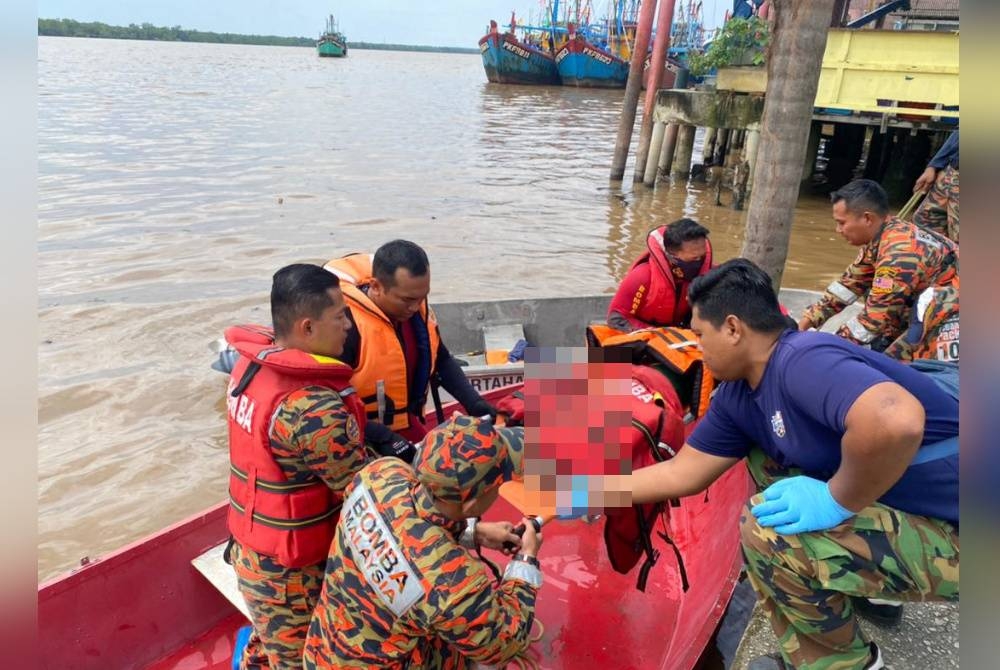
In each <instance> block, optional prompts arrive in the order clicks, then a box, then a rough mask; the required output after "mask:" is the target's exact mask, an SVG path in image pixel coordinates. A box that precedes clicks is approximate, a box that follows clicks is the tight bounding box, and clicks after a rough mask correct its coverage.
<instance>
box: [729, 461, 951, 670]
mask: <svg viewBox="0 0 1000 670" xmlns="http://www.w3.org/2000/svg"><path fill="white" fill-rule="evenodd" d="M747 465H748V467H749V469H750V473H751V475H752V476H753V478H754V480H755V481H756V482H757V485H758V486H759V487H760V488H766V487H767V486H769V485H770V484H772V483H773V482H775V481H777V480H778V479H782V478H784V477H789V476H793V475H797V474H801V473H800V472H798V471H797V470H794V469H791V468H783V467H781V466H779V465H778V464H777V463H775V462H774V461H773V460H771V459H770V458H768V457H767V456H766V455H765V454H764V453H763V452H762V451H760V450H757V449H755V450H754V451H753V452H751V455H750V456H749V457H748V458H747ZM762 501H763V497H762V496H760V495H757V496H754V497H753V498H751V500H750V503H749V505H747V506H746V508H744V510H743V514H742V515H741V517H740V534H741V544H742V548H743V556H744V559H745V560H746V565H747V573H748V577H749V580H750V583H751V584H752V585H753V588H754V590H755V591H756V592H757V598H758V601H759V602H760V604H761V606H762V607H763V608H764V611H765V612H767V614H768V616H769V617H770V619H771V627H772V628H773V629H774V633H775V635H776V636H777V637H778V641H779V643H780V645H781V655H782V657H783V658H784V660H785V663H787V664H788V665H789V666H790V667H793V668H798V669H799V670H853V669H854V668H864V666H865V664H866V663H868V661H869V648H868V642H867V641H866V640H865V638H864V636H863V635H862V633H861V629H860V627H859V626H858V622H857V620H856V617H855V615H854V609H853V607H852V605H851V600H850V596H865V597H873V598H875V597H877V598H885V599H888V600H904V601H905V600H910V601H919V600H942V601H943V600H949V601H957V600H958V552H959V542H958V529H956V528H955V527H954V526H952V525H951V524H950V523H948V522H946V521H940V520H936V519H930V518H927V517H923V516H918V515H915V514H908V513H906V512H901V511H899V510H896V509H892V508H890V507H886V506H885V505H881V504H877V503H876V504H875V505H872V506H871V507H866V508H865V509H863V510H862V511H861V512H860V513H858V514H857V515H855V516H854V517H851V518H850V519H848V520H847V521H845V522H844V523H842V524H840V525H839V526H835V527H834V528H831V529H829V530H826V531H822V532H813V533H799V534H795V535H780V534H778V533H777V532H775V530H774V529H773V528H764V527H762V526H760V525H759V524H758V523H757V521H756V519H755V518H754V516H753V514H751V513H750V507H752V506H753V505H755V504H757V503H759V502H762Z"/></svg>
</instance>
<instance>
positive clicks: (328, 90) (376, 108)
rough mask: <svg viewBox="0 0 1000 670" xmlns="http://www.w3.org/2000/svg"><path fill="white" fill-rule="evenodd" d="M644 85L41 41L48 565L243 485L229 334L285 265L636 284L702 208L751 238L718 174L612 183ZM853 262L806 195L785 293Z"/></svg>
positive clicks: (253, 49)
mask: <svg viewBox="0 0 1000 670" xmlns="http://www.w3.org/2000/svg"><path fill="white" fill-rule="evenodd" d="M476 37H478V36H476V35H470V36H469V43H470V44H474V43H475V39H476ZM622 97H623V93H622V92H621V91H598V90H586V89H573V88H560V87H538V88H533V87H517V86H503V85H495V84H488V83H487V82H486V77H485V75H484V73H483V68H482V64H481V61H480V58H479V56H478V55H472V54H429V53H402V52H383V51H362V50H352V51H351V53H350V56H349V57H348V58H343V59H320V58H318V57H317V56H316V53H315V51H314V50H312V49H306V48H292V47H261V46H240V45H213V44H184V43H167V42H137V41H123V40H91V39H79V38H57V37H40V38H39V40H38V175H39V177H38V196H39V206H38V287H39V295H38V302H39V332H40V336H39V337H40V341H39V343H38V365H39V373H38V396H39V399H38V425H39V435H38V486H39V502H38V513H39V518H38V537H39V547H38V573H39V577H40V578H47V577H50V576H52V575H54V574H56V573H58V572H60V571H62V570H65V569H68V568H70V567H73V566H74V565H76V564H78V563H79V561H80V559H81V558H82V557H84V556H90V557H95V556H97V555H99V554H101V553H103V552H106V551H109V550H111V549H115V548H117V547H119V546H121V545H123V544H125V543H127V542H130V541H133V540H136V539H138V538H140V537H142V536H144V535H146V534H148V533H151V532H153V531H156V530H158V529H160V528H162V527H163V526H165V525H167V524H169V523H172V522H175V521H178V520H180V519H182V518H184V517H186V516H188V515H190V514H193V513H195V512H198V511H199V510H201V509H203V508H205V507H207V506H209V505H211V504H213V503H215V502H218V501H221V500H222V499H223V498H224V496H225V495H226V484H227V479H226V477H227V471H228V467H227V453H226V427H225V421H224V417H223V401H222V395H223V391H224V386H225V379H224V378H223V376H222V375H220V374H219V373H217V372H214V371H212V370H210V369H209V367H208V364H209V362H210V353H209V351H208V349H207V345H208V343H209V342H210V341H212V340H213V339H215V338H217V337H219V336H220V335H221V333H222V330H223V329H224V328H225V327H226V326H227V325H230V324H233V323H237V322H245V321H257V322H268V321H269V311H268V307H267V292H268V288H269V285H270V276H271V274H272V273H273V272H274V271H275V270H277V269H278V268H279V267H281V266H283V265H286V264H288V263H291V262H297V261H312V262H323V261H326V260H328V259H329V258H332V257H334V256H338V255H342V254H344V253H347V252H351V251H368V250H374V249H375V248H376V247H377V246H378V245H380V244H381V243H383V242H385V241H388V240H390V239H393V238H397V237H405V238H409V239H412V240H414V241H416V242H418V243H420V244H421V245H423V246H424V248H425V249H426V250H427V252H428V254H429V255H430V258H431V263H432V274H433V292H432V301H437V302H445V301H454V300H471V299H486V298H504V297H520V296H526V295H538V296H561V295H585V294H593V293H602V292H609V291H612V290H613V289H614V286H615V284H616V281H617V280H618V279H620V278H621V276H622V274H623V273H624V271H625V270H626V269H627V267H628V265H629V263H630V262H631V261H632V259H633V258H634V257H635V256H636V255H637V254H638V253H639V252H640V251H641V250H642V248H643V245H644V235H645V232H646V231H647V230H649V229H650V228H652V227H654V226H656V225H660V224H663V223H668V222H670V221H672V220H674V219H676V218H679V217H681V216H693V217H695V218H697V219H698V220H699V221H701V222H702V223H703V224H705V225H706V226H708V228H709V229H710V230H711V231H712V241H713V243H714V245H715V249H716V256H717V258H719V259H726V258H729V257H731V256H733V255H735V254H737V253H738V251H739V248H740V244H741V239H742V228H743V222H744V219H745V216H746V214H745V212H737V211H734V210H732V209H731V208H729V207H728V206H724V207H717V206H715V205H714V199H715V194H714V191H713V190H712V189H709V188H707V187H705V186H704V185H700V186H699V185H687V184H685V183H675V184H673V185H665V184H664V185H660V186H658V187H657V189H656V190H655V191H653V190H648V189H644V188H641V187H640V188H639V189H637V190H635V191H633V189H632V184H631V161H630V164H629V168H628V171H627V172H626V182H624V183H623V184H612V183H609V181H608V178H607V175H608V170H609V167H610V162H611V154H612V152H613V149H614V144H615V135H616V130H617V125H618V117H619V116H620V114H621V105H622ZM636 137H638V133H636ZM722 197H723V201H724V202H725V203H728V202H729V194H728V193H723V196H722ZM853 255H854V252H853V249H852V248H851V247H849V246H848V245H847V244H846V243H845V242H843V240H841V239H840V238H839V237H838V236H836V235H835V233H834V232H833V222H832V220H831V218H830V210H829V204H828V202H827V201H825V200H824V199H822V198H818V197H817V198H803V199H802V200H801V201H800V203H799V209H798V211H797V216H796V221H795V225H794V227H793V231H792V242H791V256H790V260H789V263H788V268H787V270H786V273H785V278H784V281H785V285H786V286H791V287H798V288H809V289H820V288H822V287H823V286H824V285H825V284H826V283H828V282H829V280H830V279H831V278H832V277H833V276H835V275H836V274H838V273H839V272H840V271H841V270H842V269H843V268H844V267H845V266H846V265H847V263H849V262H850V260H851V258H852V257H853ZM445 339H446V340H447V333H445Z"/></svg>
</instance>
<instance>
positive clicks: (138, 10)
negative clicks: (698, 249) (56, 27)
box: [38, 0, 732, 47]
mask: <svg viewBox="0 0 1000 670" xmlns="http://www.w3.org/2000/svg"><path fill="white" fill-rule="evenodd" d="M569 1H572V0H569ZM592 1H593V6H594V10H595V12H598V11H601V12H603V11H604V10H603V8H604V7H605V6H606V4H607V3H606V0H592ZM687 1H688V0H680V2H685V3H686V2H687ZM543 4H544V3H543V2H542V1H540V0H425V1H424V2H413V0H352V1H351V2H345V1H344V0H338V1H337V2H329V1H328V2H317V1H315V0H282V1H281V2H269V1H268V0H238V1H237V0H38V16H39V18H44V19H75V20H77V21H100V22H102V23H109V24H111V25H128V24H129V23H152V24H154V25H157V26H176V25H179V26H182V27H184V28H191V29H197V30H207V31H213V32H228V33H246V34H256V35H284V36H296V37H316V36H318V35H319V33H320V32H322V30H323V26H324V23H325V20H326V15H327V14H330V13H331V12H332V13H333V14H335V15H336V16H337V19H338V20H339V21H340V29H341V30H342V31H343V32H344V33H345V34H346V35H347V38H348V39H349V40H354V41H358V42H391V43H397V44H426V45H432V46H458V47H460V46H464V47H475V46H476V42H477V41H478V40H479V38H480V37H482V36H483V33H484V31H485V29H486V26H487V25H488V24H489V21H490V19H496V20H497V21H498V22H502V23H507V21H508V20H509V19H510V12H511V10H512V9H515V10H517V13H518V16H519V17H524V18H525V19H526V18H528V16H529V14H530V15H534V16H537V15H539V14H540V13H541V8H542V6H543ZM731 6H732V2H731V0H704V2H703V7H704V11H703V13H704V19H705V23H706V25H707V26H708V27H712V26H715V25H718V24H719V23H720V22H721V20H722V15H723V14H724V12H725V10H726V9H727V8H728V7H731Z"/></svg>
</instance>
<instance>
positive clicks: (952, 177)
mask: <svg viewBox="0 0 1000 670" xmlns="http://www.w3.org/2000/svg"><path fill="white" fill-rule="evenodd" d="M913 223H915V224H917V225H918V226H923V227H924V228H927V229H928V230H933V231H934V232H935V233H939V234H941V235H944V236H945V237H947V238H948V239H950V240H953V241H954V242H955V244H958V169H957V168H954V167H952V166H950V165H949V166H948V167H946V168H944V169H942V170H939V171H938V173H937V178H936V179H935V180H934V186H932V187H931V190H930V191H928V192H927V196H926V197H925V198H924V201H923V202H922V203H920V207H918V208H917V211H916V212H914V213H913Z"/></svg>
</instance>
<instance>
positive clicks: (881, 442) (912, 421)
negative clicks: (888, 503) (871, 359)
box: [830, 382, 924, 512]
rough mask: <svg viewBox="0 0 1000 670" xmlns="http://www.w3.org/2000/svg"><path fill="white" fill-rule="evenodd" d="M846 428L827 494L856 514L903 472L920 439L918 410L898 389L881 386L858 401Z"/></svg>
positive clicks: (921, 417) (920, 412)
mask: <svg viewBox="0 0 1000 670" xmlns="http://www.w3.org/2000/svg"><path fill="white" fill-rule="evenodd" d="M846 425H847V430H846V432H845V433H844V438H843V441H842V442H841V462H840V468H839V469H838V470H837V472H836V474H834V476H833V477H832V478H831V479H830V493H832V494H833V497H834V498H835V499H836V500H837V502H838V503H840V504H841V505H842V506H843V507H845V508H847V509H849V510H851V511H852V512H858V511H860V510H862V509H864V508H865V507H868V506H869V505H871V504H872V503H874V502H875V501H876V500H878V499H879V498H880V497H881V496H882V495H883V494H884V493H885V492H886V491H888V490H889V489H890V488H892V486H893V485H894V484H895V483H896V482H897V481H899V478H900V477H902V476H903V472H904V471H905V470H906V468H907V467H909V465H910V462H911V461H912V460H913V457H914V455H915V454H916V453H917V449H919V448H920V443H921V441H922V439H923V435H924V408H923V406H922V405H921V404H920V402H919V401H918V400H917V399H916V398H915V397H913V395H911V394H910V393H909V392H908V391H907V390H906V389H904V388H903V387H902V386H900V385H899V384H896V383H894V382H882V383H880V384H876V385H875V386H872V387H870V388H869V389H868V390H867V391H865V392H864V393H862V394H861V395H860V396H858V398H857V400H855V401H854V404H853V405H851V408H850V409H849V410H848V412H847V418H846Z"/></svg>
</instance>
